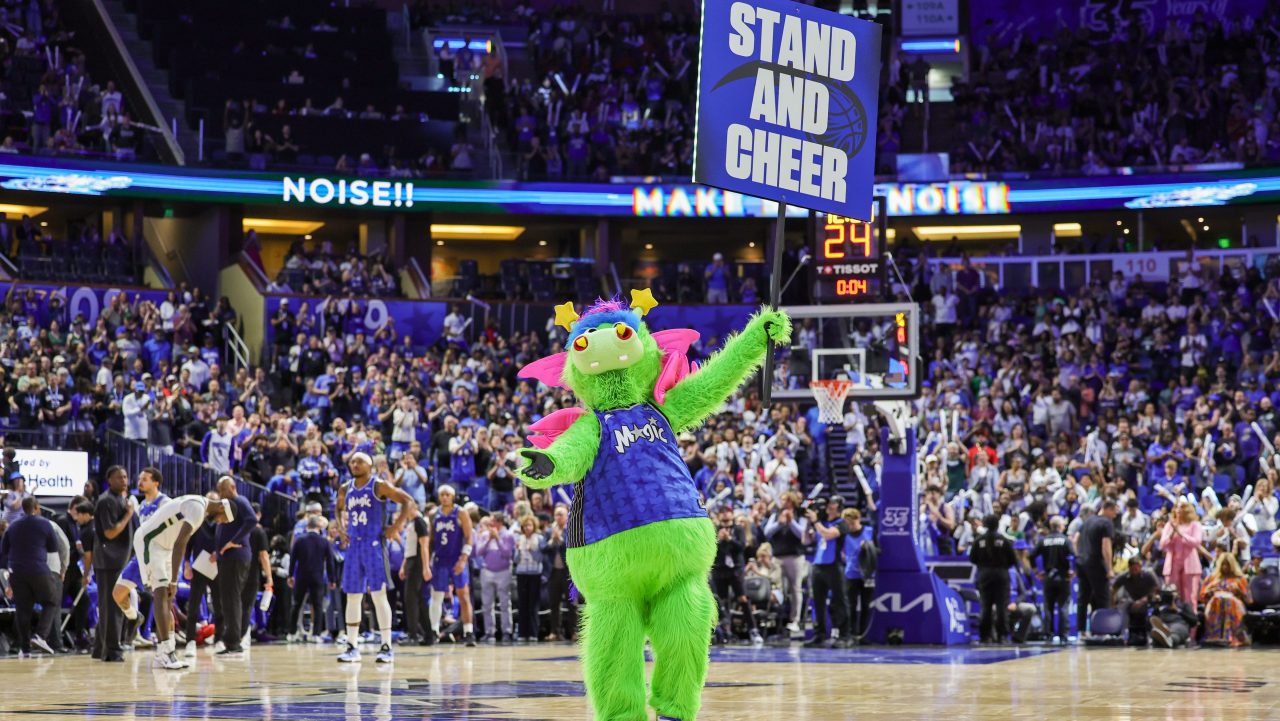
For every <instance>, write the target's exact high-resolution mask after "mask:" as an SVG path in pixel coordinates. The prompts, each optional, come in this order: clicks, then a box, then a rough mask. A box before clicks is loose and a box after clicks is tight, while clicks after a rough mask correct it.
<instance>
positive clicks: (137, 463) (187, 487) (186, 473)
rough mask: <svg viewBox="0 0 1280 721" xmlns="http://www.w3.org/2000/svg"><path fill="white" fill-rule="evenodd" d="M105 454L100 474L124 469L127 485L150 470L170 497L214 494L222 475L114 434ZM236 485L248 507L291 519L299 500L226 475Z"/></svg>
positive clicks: (111, 432) (108, 433)
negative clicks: (255, 505) (156, 472)
mask: <svg viewBox="0 0 1280 721" xmlns="http://www.w3.org/2000/svg"><path fill="white" fill-rule="evenodd" d="M105 450H106V454H105V456H104V457H103V465H102V468H101V469H100V470H101V471H106V469H107V467H108V466H110V465H119V466H124V468H125V470H127V471H128V473H129V478H130V482H132V479H133V477H134V476H135V475H136V474H137V473H138V471H140V470H142V469H143V468H146V467H147V466H152V467H154V468H156V469H158V470H159V471H160V475H161V476H162V477H163V478H164V482H163V483H162V484H161V490H162V491H163V492H164V493H165V494H167V495H169V496H171V497H177V496H185V495H193V494H200V495H203V494H205V493H208V492H209V491H212V490H214V486H215V485H216V484H217V482H218V478H220V477H221V476H222V475H223V474H220V473H217V472H215V471H214V470H213V469H211V468H209V467H208V466H205V465H204V464H201V463H196V462H195V461H192V460H191V459H189V458H187V457H186V456H181V455H178V454H176V453H165V452H164V451H163V450H161V449H160V448H158V447H154V446H148V445H146V444H144V443H139V442H138V441H133V440H130V439H128V438H125V437H124V436H123V435H121V434H120V433H117V432H116V431H108V432H107V441H106V449H105ZM230 475H231V476H232V478H234V479H235V481H236V491H237V492H238V493H239V494H240V495H242V496H244V497H245V498H248V499H249V502H250V503H260V504H262V507H263V508H264V509H266V508H275V509H281V510H285V511H287V513H289V515H293V514H294V513H296V512H297V510H298V502H299V499H298V498H295V497H293V496H289V495H285V494H283V493H277V492H276V491H272V490H270V489H268V488H267V487H266V486H261V485H259V484H257V483H254V482H252V481H249V480H246V479H244V478H241V477H238V476H235V475H234V474H230Z"/></svg>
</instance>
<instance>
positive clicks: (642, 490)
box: [567, 403, 707, 548]
mask: <svg viewBox="0 0 1280 721" xmlns="http://www.w3.org/2000/svg"><path fill="white" fill-rule="evenodd" d="M595 413H596V418H597V419H598V420H599V421H600V448H599V450H598V451H596V460H595V463H593V464H592V466H591V470H589V471H587V475H586V477H585V478H583V479H582V480H580V481H578V482H577V483H576V484H575V485H574V487H573V503H572V505H571V506H570V508H569V533H568V538H567V543H568V546H569V547H570V548H576V547H580V546H585V545H587V544H589V543H595V542H596V541H600V540H603V539H605V538H608V537H609V536H612V535H614V534H616V533H621V532H623V531H627V530H630V529H632V528H638V527H640V526H644V525H648V524H650V523H656V522H658V521H667V520H671V519H675V518H706V517H707V512H706V510H705V509H704V508H703V507H702V505H701V504H700V503H699V502H698V489H697V487H696V486H694V483H693V476H691V475H689V467H688V466H687V465H685V462H684V458H683V457H682V456H681V455H680V449H679V448H678V447H677V446H676V439H675V434H674V433H672V432H671V424H670V423H668V422H667V419H666V416H663V415H662V414H661V413H659V412H658V409H656V408H654V407H653V406H652V405H649V404H648V403H641V404H638V405H634V406H631V407H630V408H619V409H616V410H610V411H596V412H595Z"/></svg>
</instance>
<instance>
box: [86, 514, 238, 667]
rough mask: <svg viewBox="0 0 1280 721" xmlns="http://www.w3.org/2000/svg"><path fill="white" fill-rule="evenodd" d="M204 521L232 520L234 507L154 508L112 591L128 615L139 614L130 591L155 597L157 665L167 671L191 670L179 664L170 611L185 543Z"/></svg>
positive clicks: (176, 589) (184, 553)
mask: <svg viewBox="0 0 1280 721" xmlns="http://www.w3.org/2000/svg"><path fill="white" fill-rule="evenodd" d="M206 518H207V519H212V520H213V521H214V522H215V523H226V522H228V521H230V520H232V510H231V503H230V502H229V501H226V500H211V499H209V498H205V497H204V496H180V497H178V498H174V499H172V500H170V501H169V502H168V503H166V504H164V505H163V506H161V507H160V508H158V509H156V511H155V512H154V513H152V514H151V517H150V518H148V519H147V520H146V522H145V523H143V524H142V527H141V528H139V529H138V530H137V532H135V533H134V536H133V553H134V557H133V560H131V561H130V562H129V565H128V566H126V567H125V569H124V571H123V572H122V573H121V574H120V580H119V581H117V582H116V587H115V588H114V589H112V591H111V595H112V597H113V598H114V599H115V601H116V604H117V605H119V606H120V608H121V609H122V610H123V611H124V612H125V615H126V616H129V615H131V614H132V615H136V614H137V611H136V610H135V609H133V608H132V599H131V592H132V591H133V590H134V589H135V588H136V587H138V586H143V587H145V588H147V589H149V590H150V591H151V594H152V595H153V596H154V597H155V604H154V606H153V608H155V609H156V613H155V621H156V638H157V639H158V640H157V641H156V661H157V663H159V664H160V665H161V666H163V667H164V668H168V669H180V668H185V667H186V666H187V662H186V661H180V660H178V657H177V655H176V654H175V653H174V650H175V647H174V639H173V613H172V612H171V611H170V609H171V608H172V603H173V598H174V595H175V594H176V593H177V591H178V579H179V578H180V577H181V571H182V558H183V556H185V555H186V551H187V541H188V540H190V538H191V535H192V534H193V533H195V530H196V529H197V528H199V527H200V525H201V524H203V523H204V522H205V519H206Z"/></svg>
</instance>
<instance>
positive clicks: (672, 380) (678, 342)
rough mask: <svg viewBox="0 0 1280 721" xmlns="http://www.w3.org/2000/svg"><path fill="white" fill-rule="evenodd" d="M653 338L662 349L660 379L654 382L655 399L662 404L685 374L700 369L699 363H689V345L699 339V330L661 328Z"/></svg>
mask: <svg viewBox="0 0 1280 721" xmlns="http://www.w3.org/2000/svg"><path fill="white" fill-rule="evenodd" d="M653 340H654V341H655V342H656V343H657V344H658V348H659V349H661V350H662V370H661V371H660V372H659V373H658V380H657V381H656V382H655V383H654V384H653V399H654V400H655V401H657V402H658V405H662V403H663V401H665V400H666V397H667V391H668V390H670V389H671V388H672V387H673V386H675V384H677V383H679V382H680V381H681V380H683V379H684V377H685V376H687V375H689V374H690V373H693V372H694V371H696V370H698V364H697V363H693V364H690V363H689V357H688V355H687V354H688V352H689V346H691V345H693V342H694V341H696V340H698V331H696V330H690V329H688V328H676V329H674V330H660V331H658V332H657V333H654V334H653Z"/></svg>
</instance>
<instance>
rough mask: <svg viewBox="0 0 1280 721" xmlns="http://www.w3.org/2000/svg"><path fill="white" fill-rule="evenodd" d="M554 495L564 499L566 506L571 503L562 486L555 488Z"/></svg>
mask: <svg viewBox="0 0 1280 721" xmlns="http://www.w3.org/2000/svg"><path fill="white" fill-rule="evenodd" d="M556 495H557V496H560V500H562V501H564V505H566V506H572V505H573V501H572V500H570V499H569V494H568V493H565V492H564V489H563V488H557V489H556Z"/></svg>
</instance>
